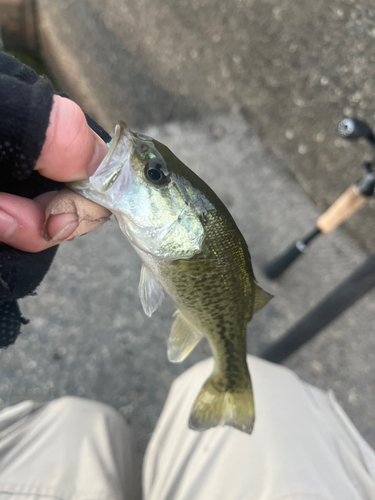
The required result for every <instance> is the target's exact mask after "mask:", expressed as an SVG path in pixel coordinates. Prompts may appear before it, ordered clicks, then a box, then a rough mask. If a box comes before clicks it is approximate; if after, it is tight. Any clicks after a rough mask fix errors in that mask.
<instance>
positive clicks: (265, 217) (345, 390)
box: [0, 114, 375, 453]
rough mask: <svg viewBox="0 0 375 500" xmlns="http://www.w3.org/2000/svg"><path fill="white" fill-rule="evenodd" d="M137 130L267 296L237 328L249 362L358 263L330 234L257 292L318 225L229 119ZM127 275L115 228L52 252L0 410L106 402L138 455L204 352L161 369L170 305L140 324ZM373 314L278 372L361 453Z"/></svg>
mask: <svg viewBox="0 0 375 500" xmlns="http://www.w3.org/2000/svg"><path fill="white" fill-rule="evenodd" d="M144 131H145V133H147V134H149V135H152V136H154V137H156V138H157V139H158V140H161V141H162V142H165V143H166V144H167V145H168V146H169V147H170V148H171V149H172V150H173V151H174V152H175V153H176V154H177V155H178V156H179V157H180V158H181V159H182V160H183V161H184V162H185V163H187V164H188V165H189V166H190V167H191V168H192V169H193V170H194V171H195V172H197V173H198V174H199V175H200V176H201V177H202V178H203V179H205V180H206V181H207V182H208V183H209V184H210V185H211V186H212V187H213V189H214V190H215V191H216V192H217V194H218V195H219V196H220V197H221V198H222V199H223V200H224V201H225V203H226V204H227V206H228V207H229V209H230V211H231V213H232V214H233V216H234V218H235V220H236V221H237V223H238V225H239V228H240V229H241V231H242V232H243V234H244V236H245V239H246V240H247V242H248V244H249V248H250V252H251V254H252V258H253V263H254V268H255V272H256V276H257V277H258V279H259V282H260V284H261V285H262V286H263V287H264V288H265V289H266V290H268V291H270V292H272V293H273V294H274V295H275V298H274V299H273V300H272V301H271V303H270V304H269V305H268V306H267V307H266V308H265V309H264V310H262V311H261V312H259V313H258V314H257V315H256V317H255V318H254V320H253V321H252V322H251V323H250V325H249V328H248V345H249V351H250V352H253V353H255V354H256V353H258V352H259V351H260V349H261V348H262V347H264V346H265V345H267V344H268V343H269V342H272V341H273V340H275V339H276V338H278V337H279V336H280V335H281V334H282V333H283V332H284V331H285V330H286V329H287V328H288V327H289V326H290V325H292V324H293V323H294V322H295V321H296V320H297V319H298V318H299V317H300V316H302V315H303V314H304V313H305V312H306V311H307V309H309V308H310V307H311V306H312V305H314V304H315V303H316V302H318V301H319V300H320V299H321V298H322V297H323V296H324V295H325V294H326V293H328V291H329V290H331V289H332V288H333V287H334V286H335V285H336V284H337V283H339V282H340V281H341V280H342V279H343V278H344V277H345V276H347V275H348V274H349V273H350V272H351V271H352V270H353V269H355V268H356V266H358V264H359V263H360V262H362V261H363V260H364V259H365V255H364V253H363V252H362V251H361V250H360V249H359V247H358V245H357V244H356V243H355V242H353V240H352V239H351V238H350V237H349V236H347V235H346V234H345V232H343V231H342V230H337V231H336V232H335V234H332V235H328V236H327V237H324V238H321V239H320V240H319V241H317V242H316V243H315V244H314V245H313V246H311V249H310V251H309V253H308V254H307V255H306V256H304V258H303V259H301V260H300V261H299V262H297V263H296V264H295V266H294V267H293V268H291V269H290V271H289V272H288V273H287V274H286V275H285V277H284V278H283V279H282V280H280V281H279V282H277V283H268V282H267V281H266V280H265V279H264V278H263V277H262V274H261V272H260V268H261V267H262V266H263V265H264V264H265V262H266V261H267V260H268V259H270V258H272V257H273V256H274V255H276V254H277V253H278V252H279V251H280V249H281V248H283V247H284V246H286V245H287V244H288V243H289V242H290V241H291V240H292V239H293V238H296V237H298V236H299V235H300V234H301V232H303V231H304V229H305V228H306V227H309V226H311V225H312V224H313V223H314V220H315V218H316V217H317V215H318V212H317V210H316V208H315V207H314V206H313V204H312V202H311V201H310V200H309V199H308V197H307V196H306V194H305V192H304V191H303V190H302V188H301V187H300V186H299V185H298V184H297V183H296V182H295V180H294V179H293V178H292V177H291V175H290V174H289V172H288V171H287V170H285V169H283V168H281V167H280V165H279V164H278V161H277V159H275V157H274V156H273V155H272V154H270V153H269V152H267V151H265V149H264V147H263V145H262V143H261V141H260V140H259V138H258V137H257V135H256V134H255V133H254V131H253V130H252V129H251V128H250V127H249V126H248V124H247V122H246V121H245V120H244V118H243V117H242V116H241V115H240V114H229V115H217V116H215V117H212V118H208V119H206V120H203V121H200V122H199V123H197V122H184V123H177V122H175V123H169V124H165V125H163V126H152V127H149V128H146V129H145V130H144ZM139 272H140V262H139V259H138V257H137V256H136V254H135V252H134V251H133V250H132V249H131V248H130V246H129V245H128V244H127V241H126V240H125V238H124V237H123V235H122V234H121V233H120V231H119V229H118V228H117V225H116V223H115V222H112V223H108V224H107V225H106V226H104V227H103V228H101V229H99V230H98V231H96V232H95V233H93V234H89V235H86V236H84V237H82V238H80V239H79V240H77V241H75V242H72V243H65V244H63V245H61V247H60V249H59V252H58V254H57V257H56V259H55V262H54V264H53V266H52V269H51V271H50V272H49V274H48V275H47V278H46V279H45V280H44V282H43V284H42V285H41V287H40V288H39V290H38V296H37V297H30V298H27V299H24V300H22V302H21V308H22V312H23V314H24V315H25V316H26V317H30V319H31V322H30V324H29V325H28V326H26V327H24V334H23V335H22V336H21V337H20V338H19V340H18V341H17V343H16V345H15V346H13V347H11V348H9V349H8V350H6V351H3V352H1V353H0V367H1V368H0V397H1V398H2V405H3V406H5V405H8V404H10V403H13V402H15V401H17V400H22V399H24V398H27V397H32V398H36V399H40V400H50V399H53V398H55V397H58V396H61V395H63V394H74V395H79V396H83V397H88V398H93V399H97V400H100V401H103V402H106V403H109V404H111V405H113V406H114V407H115V408H117V409H119V411H120V412H121V413H122V414H123V415H124V417H125V418H126V420H127V421H128V422H129V423H130V425H131V426H132V429H133V431H134V437H135V443H136V447H137V449H138V450H139V451H140V452H141V453H142V451H143V450H144V447H145V445H146V443H147V441H148V439H149V436H150V434H151V432H152V429H153V427H154V425H155V422H156V420H157V417H158V415H159V413H160V410H161V408H162V405H163V402H164V400H165V397H166V394H167V391H168V387H169V385H170V383H171V381H172V380H173V379H174V377H176V376H177V375H178V374H179V373H181V372H182V371H183V370H185V369H186V368H187V367H188V366H190V365H191V364H192V363H195V362H196V361H197V360H199V359H202V358H203V357H206V356H207V355H209V349H208V347H207V345H206V344H205V343H202V346H198V347H197V349H196V351H195V352H194V353H193V354H192V355H191V356H190V357H189V358H188V359H187V360H186V362H184V363H182V364H181V365H173V364H170V363H169V362H168V360H167V357H166V340H167V337H168V334H169V330H170V327H171V323H172V317H171V316H172V313H173V311H174V307H173V304H172V303H171V302H170V301H169V300H166V301H165V303H164V304H163V306H162V307H161V309H160V310H159V311H157V312H156V313H155V315H154V317H153V318H152V319H149V318H148V317H146V316H145V315H144V313H143V311H142V309H141V305H140V301H139V298H138V296H137V286H138V279H139ZM374 311H375V302H374V294H369V295H368V296H367V297H366V298H365V299H364V300H363V301H361V302H360V303H358V305H356V306H355V307H353V308H352V309H351V310H349V311H348V312H347V313H346V314H345V315H344V316H342V318H341V319H340V320H339V321H337V322H336V323H333V324H332V325H331V326H330V327H329V328H327V329H326V330H325V331H324V332H323V333H322V334H321V336H320V337H319V338H317V339H316V340H314V341H312V342H311V343H310V344H308V345H306V347H304V348H303V349H301V350H300V351H299V352H298V353H297V354H295V355H294V356H293V357H292V358H291V359H290V361H288V363H287V365H288V366H290V367H291V368H293V369H294V370H295V371H296V372H297V373H298V374H300V376H301V377H302V378H303V379H304V380H306V381H308V382H311V383H313V384H316V385H317V386H319V387H321V388H323V389H329V388H331V389H333V390H334V391H335V393H336V396H337V397H338V399H339V401H340V402H341V404H342V405H343V406H344V408H345V410H346V411H347V412H348V414H349V415H350V417H351V418H352V419H353V421H354V423H355V424H356V425H357V426H358V428H359V429H360V431H361V432H362V434H363V435H364V436H365V438H366V439H368V441H369V442H370V443H371V444H372V445H373V446H374V445H375V433H374V429H373V422H374V417H375V399H374V383H375V374H374V371H373V365H374V358H375V345H374V344H375V339H374V337H373V335H372V330H373V326H372V325H373V317H374Z"/></svg>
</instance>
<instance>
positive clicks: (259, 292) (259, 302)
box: [253, 283, 273, 314]
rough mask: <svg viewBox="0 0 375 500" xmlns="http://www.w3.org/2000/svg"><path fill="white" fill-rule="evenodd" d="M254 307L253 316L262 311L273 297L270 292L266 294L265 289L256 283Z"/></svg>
mask: <svg viewBox="0 0 375 500" xmlns="http://www.w3.org/2000/svg"><path fill="white" fill-rule="evenodd" d="M254 293H255V297H254V307H253V314H255V313H256V312H258V311H260V310H261V309H262V308H263V307H264V306H265V305H267V304H268V302H269V301H270V300H271V299H272V297H273V295H271V294H270V293H268V292H265V291H264V290H263V288H261V287H260V286H259V285H257V284H256V283H254Z"/></svg>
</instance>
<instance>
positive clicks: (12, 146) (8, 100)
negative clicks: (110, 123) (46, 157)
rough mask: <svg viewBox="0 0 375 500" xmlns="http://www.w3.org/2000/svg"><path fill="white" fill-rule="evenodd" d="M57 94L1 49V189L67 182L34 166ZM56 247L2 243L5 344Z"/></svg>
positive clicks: (1, 340)
mask: <svg viewBox="0 0 375 500" xmlns="http://www.w3.org/2000/svg"><path fill="white" fill-rule="evenodd" d="M54 93H55V92H54V90H53V88H52V86H51V84H50V83H49V81H48V80H47V79H45V78H42V77H39V76H38V75H37V74H36V73H35V72H34V71H33V70H32V69H30V68H28V67H27V66H25V65H23V64H22V63H20V62H19V61H17V60H16V59H15V58H14V57H11V56H9V55H7V54H5V53H4V52H0V191H2V192H6V193H10V194H16V195H18V196H24V197H26V198H31V199H32V198H35V197H36V196H38V195H40V194H42V193H45V192H47V191H51V190H56V189H61V188H62V187H63V184H62V183H60V182H55V181H52V180H50V179H46V178H45V177H42V176H41V175H40V174H39V173H38V172H36V171H35V172H34V171H33V168H34V166H35V164H36V161H37V160H38V158H39V155H40V152H41V150H42V147H43V144H44V141H45V136H46V131H47V127H48V123H49V116H50V112H51V109H52V102H53V95H54ZM63 96H64V97H67V96H66V95H65V94H63ZM86 119H87V121H88V124H89V125H90V127H91V128H93V130H95V132H96V133H97V134H98V135H100V136H101V137H102V139H103V140H104V141H106V142H108V141H109V140H110V136H109V135H108V134H107V132H105V130H103V129H102V128H101V127H100V126H99V125H98V124H97V123H95V122H94V120H92V119H91V118H90V117H89V116H87V115H86ZM56 251H57V246H55V247H52V248H49V249H47V250H44V251H43V252H38V253H27V252H23V251H21V250H17V249H15V248H12V247H10V246H8V245H6V244H5V243H0V347H7V346H8V345H10V344H13V343H14V342H15V340H16V338H17V336H18V334H19V332H20V325H21V323H25V322H26V320H24V319H23V318H22V316H21V313H20V310H19V307H18V304H17V299H19V298H22V297H25V296H26V295H30V294H32V293H33V292H34V290H35V288H37V286H38V285H39V284H40V282H41V281H42V279H43V278H44V276H45V274H46V273H47V271H48V269H49V267H50V265H51V263H52V260H53V258H54V256H55V254H56Z"/></svg>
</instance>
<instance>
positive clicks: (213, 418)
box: [189, 375, 254, 434]
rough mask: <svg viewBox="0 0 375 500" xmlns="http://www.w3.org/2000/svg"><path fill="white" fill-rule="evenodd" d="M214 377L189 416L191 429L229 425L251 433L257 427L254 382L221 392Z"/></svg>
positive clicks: (204, 387) (204, 386) (203, 388)
mask: <svg viewBox="0 0 375 500" xmlns="http://www.w3.org/2000/svg"><path fill="white" fill-rule="evenodd" d="M215 385H216V387H220V385H222V384H220V383H219V384H215V375H212V376H211V377H210V378H209V379H208V380H207V381H206V382H205V384H204V385H203V387H202V389H201V392H200V393H199V395H198V397H197V399H196V401H195V403H194V406H193V410H192V412H191V415H190V420H189V427H190V428H191V429H193V430H196V431H204V430H207V429H209V428H210V427H216V426H217V425H230V426H232V427H235V428H236V429H239V430H240V431H243V432H247V433H248V434H251V431H252V430H253V426H254V400H253V391H252V388H251V382H250V380H249V384H246V386H245V387H244V386H243V385H241V387H239V388H238V390H237V391H236V388H233V389H231V390H230V391H226V392H224V391H220V390H218V389H217V388H216V387H215Z"/></svg>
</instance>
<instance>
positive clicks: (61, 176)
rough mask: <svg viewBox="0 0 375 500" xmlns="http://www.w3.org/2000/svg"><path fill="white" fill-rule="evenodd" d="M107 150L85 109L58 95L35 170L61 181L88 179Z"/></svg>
mask: <svg viewBox="0 0 375 500" xmlns="http://www.w3.org/2000/svg"><path fill="white" fill-rule="evenodd" d="M107 151H108V147H107V146H106V145H105V143H104V141H103V140H102V139H101V138H100V137H99V136H98V135H96V134H95V132H94V131H93V130H92V129H91V128H90V127H89V126H88V125H87V121H86V118H85V115H84V113H83V111H82V110H81V108H80V107H79V106H78V105H77V104H76V103H75V102H73V101H71V100H70V99H66V98H64V97H60V96H56V95H55V96H54V98H53V106H52V111H51V115H50V122H49V125H48V128H47V133H46V140H45V142H44V145H43V148H42V151H41V154H40V156H39V159H38V161H37V163H36V165H35V170H38V172H39V173H40V174H41V175H43V176H44V177H48V178H49V179H52V180H55V181H60V182H71V181H77V180H81V179H86V178H87V177H89V176H90V175H92V174H93V173H94V172H95V170H96V169H97V168H98V166H99V165H100V163H101V162H102V160H103V159H104V157H105V155H106V153H107Z"/></svg>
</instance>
